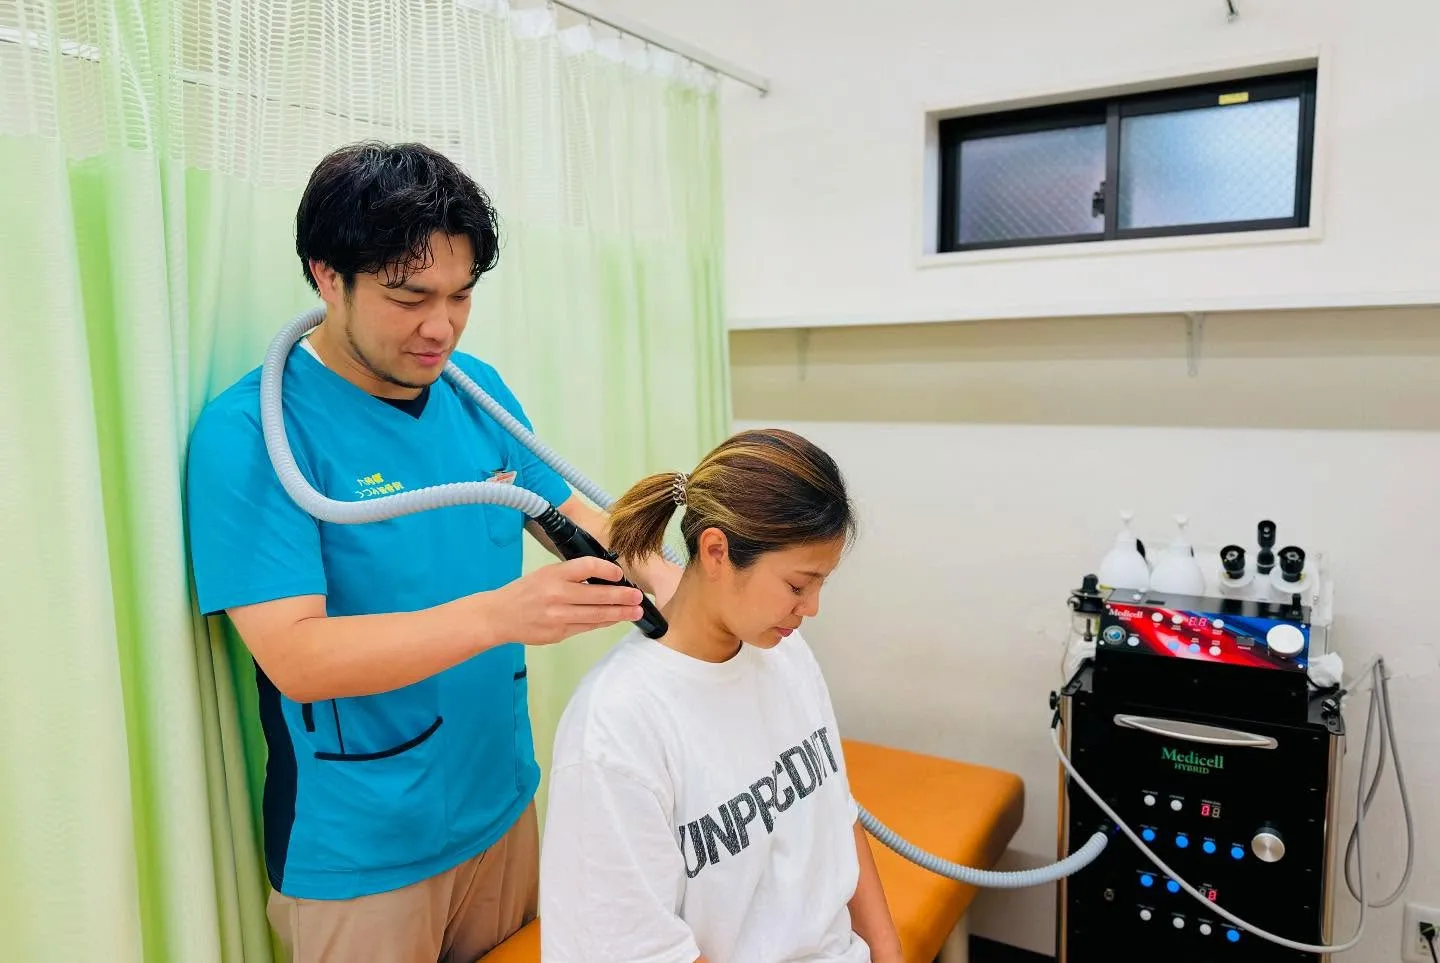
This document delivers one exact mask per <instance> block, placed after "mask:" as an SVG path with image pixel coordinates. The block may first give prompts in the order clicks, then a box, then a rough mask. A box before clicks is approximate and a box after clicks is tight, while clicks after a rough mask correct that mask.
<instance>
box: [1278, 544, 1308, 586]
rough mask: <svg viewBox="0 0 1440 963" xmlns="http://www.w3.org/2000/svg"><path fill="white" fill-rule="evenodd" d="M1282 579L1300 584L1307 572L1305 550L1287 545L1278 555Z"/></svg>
mask: <svg viewBox="0 0 1440 963" xmlns="http://www.w3.org/2000/svg"><path fill="white" fill-rule="evenodd" d="M1278 556H1279V559H1280V577H1281V578H1283V579H1284V580H1285V581H1287V582H1298V581H1300V576H1301V575H1302V574H1303V573H1304V571H1305V550H1304V549H1303V548H1300V547H1298V546H1295V545H1286V546H1285V547H1284V548H1282V549H1280V551H1279V553H1278Z"/></svg>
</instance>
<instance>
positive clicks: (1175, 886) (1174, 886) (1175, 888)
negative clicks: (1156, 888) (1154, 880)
mask: <svg viewBox="0 0 1440 963" xmlns="http://www.w3.org/2000/svg"><path fill="white" fill-rule="evenodd" d="M1165 888H1166V889H1168V890H1169V891H1170V892H1172V893H1178V892H1180V884H1179V883H1177V882H1175V881H1174V880H1173V879H1172V880H1171V881H1170V882H1168V883H1166V884H1165Z"/></svg>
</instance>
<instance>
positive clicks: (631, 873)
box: [540, 760, 700, 963]
mask: <svg viewBox="0 0 1440 963" xmlns="http://www.w3.org/2000/svg"><path fill="white" fill-rule="evenodd" d="M550 778H551V782H550V796H549V806H548V810H547V812H546V817H545V839H544V845H543V846H542V849H541V857H540V918H541V919H542V920H543V921H544V925H542V926H541V928H540V940H541V954H540V955H541V957H542V958H543V959H545V960H546V961H547V963H694V961H695V960H696V959H697V958H698V957H699V956H700V949H699V947H698V945H697V944H696V941H695V936H694V933H693V932H692V931H691V930H690V927H689V926H688V925H686V923H685V921H684V920H682V919H681V918H680V917H679V915H678V914H677V910H678V907H679V905H680V899H681V895H682V894H683V892H684V886H685V864H684V862H683V857H682V856H681V853H680V849H679V847H678V846H677V844H676V841H675V833H674V830H673V829H672V828H671V826H670V822H669V820H668V819H667V818H666V813H665V810H664V808H663V807H662V805H661V803H660V799H659V797H658V796H657V795H656V793H655V792H654V791H653V790H651V789H650V788H648V787H647V786H646V785H645V784H644V783H643V782H642V781H641V780H639V779H638V778H636V777H633V776H631V775H628V774H626V773H624V772H621V771H619V770H618V769H615V768H612V767H610V766H607V765H604V764H601V763H598V762H594V761H591V760H582V761H578V762H574V763H570V764H568V765H565V766H562V767H560V768H558V769H556V770H555V771H554V772H552V773H551V777H550Z"/></svg>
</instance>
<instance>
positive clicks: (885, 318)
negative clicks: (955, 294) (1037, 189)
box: [727, 288, 1440, 331]
mask: <svg viewBox="0 0 1440 963" xmlns="http://www.w3.org/2000/svg"><path fill="white" fill-rule="evenodd" d="M1426 307H1440V288H1436V289H1433V290H1425V291H1384V292H1367V291H1351V292H1344V291H1342V292H1320V291H1317V292H1304V293H1298V292H1297V293H1294V294H1277V295H1262V296H1246V297H1233V298H1186V299H1176V300H1168V299H1167V300H1164V301H1150V302H1145V301H1135V300H1133V299H1124V300H1115V301H1077V300H1071V301H1068V302H1064V303H1057V304H1049V305H1046V304H1025V305H1015V306H1013V307H1008V308H1000V309H994V310H984V311H977V310H972V309H969V308H966V307H964V306H957V307H954V308H950V309H942V308H934V309H930V310H918V311H917V310H909V311H897V312H894V313H889V314H853V315H842V314H811V315H789V316H781V317H734V318H730V319H729V320H728V322H727V327H728V328H729V330H731V331H774V330H788V329H796V328H810V329H823V328H850V327H875V326H883V325H902V324H956V323H964V322H976V321H1040V320H1065V319H1070V318H1124V317H1152V316H1168V317H1176V316H1178V317H1180V318H1186V317H1188V316H1190V315H1204V316H1205V317H1206V318H1209V319H1214V318H1216V317H1217V316H1222V315H1236V314H1255V313H1262V312H1263V313H1274V312H1289V313H1303V312H1306V311H1334V310H1355V309H1385V308H1426Z"/></svg>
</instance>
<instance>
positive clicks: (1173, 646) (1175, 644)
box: [1169, 639, 1180, 652]
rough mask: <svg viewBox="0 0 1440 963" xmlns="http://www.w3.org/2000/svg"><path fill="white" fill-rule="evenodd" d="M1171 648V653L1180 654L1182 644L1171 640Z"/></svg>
mask: <svg viewBox="0 0 1440 963" xmlns="http://www.w3.org/2000/svg"><path fill="white" fill-rule="evenodd" d="M1169 647H1170V651H1171V652H1179V651H1180V643H1179V642H1176V641H1175V640H1174V639H1171V640H1170V643H1169Z"/></svg>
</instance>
